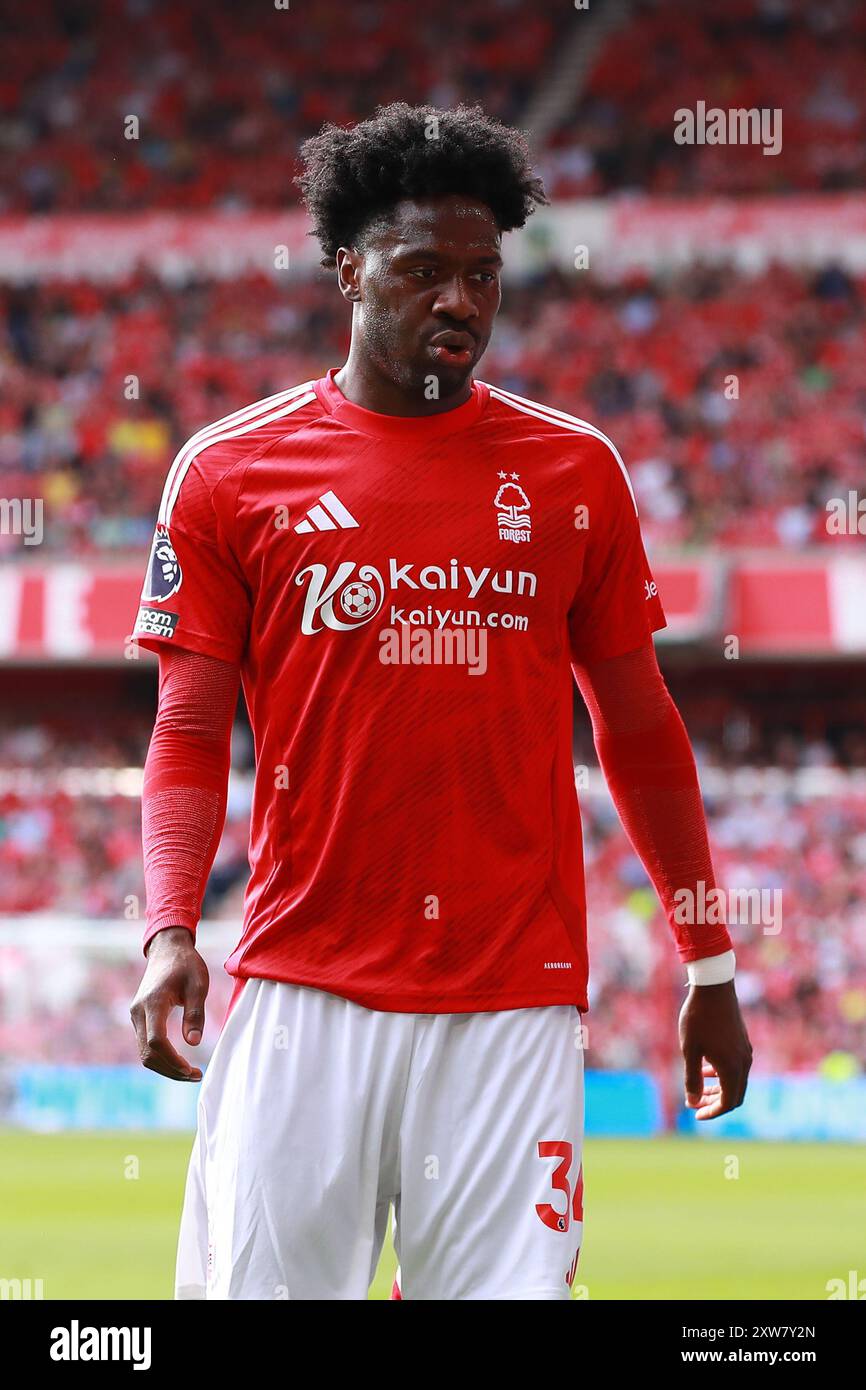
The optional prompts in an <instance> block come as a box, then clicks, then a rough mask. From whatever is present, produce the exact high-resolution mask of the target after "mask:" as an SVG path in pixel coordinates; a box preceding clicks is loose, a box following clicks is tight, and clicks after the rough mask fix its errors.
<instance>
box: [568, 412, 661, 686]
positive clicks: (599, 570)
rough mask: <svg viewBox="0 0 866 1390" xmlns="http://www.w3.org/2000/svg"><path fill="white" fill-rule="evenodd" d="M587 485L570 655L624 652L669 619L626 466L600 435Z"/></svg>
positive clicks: (586, 657)
mask: <svg viewBox="0 0 866 1390" xmlns="http://www.w3.org/2000/svg"><path fill="white" fill-rule="evenodd" d="M593 452H594V458H593V465H592V470H593V475H594V478H593V484H592V485H590V487H589V488H588V491H587V497H588V505H587V512H588V515H587V518H586V551H585V555H584V565H583V572H582V575H581V580H580V583H579V585H578V589H577V593H576V594H575V597H574V601H573V603H572V605H571V608H570V610H569V615H568V628H569V638H570V644H571V656H572V660H573V661H574V662H576V663H579V664H581V665H582V664H585V663H586V662H588V661H604V660H607V659H608V658H610V657H614V656H622V655H623V654H624V653H625V652H629V651H634V650H635V649H636V648H637V647H640V646H642V645H643V643H644V642H646V640H647V639H648V638H649V637H650V636H651V635H652V633H653V632H657V631H658V629H659V628H663V627H665V626H666V625H667V620H666V618H665V615H664V610H663V609H662V605H661V600H660V599H659V595H658V589H657V586H656V582H655V580H654V579H653V575H652V571H651V569H650V567H649V561H648V560H647V557H646V552H645V550H644V546H643V540H642V539H641V533H640V524H639V521H638V514H637V505H636V503H635V499H634V495H633V493H632V489H631V484H630V482H629V480H628V475H627V473H626V471H625V468H624V466H623V464H622V462H621V460H620V458H619V456H618V455H617V454H616V452H615V451H614V450H613V447H612V446H611V445H610V444H609V443H608V442H607V441H603V440H601V439H600V440H598V442H597V448H595V447H594V451H593Z"/></svg>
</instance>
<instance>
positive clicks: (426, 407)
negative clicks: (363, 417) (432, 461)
mask: <svg viewBox="0 0 866 1390" xmlns="http://www.w3.org/2000/svg"><path fill="white" fill-rule="evenodd" d="M333 381H334V385H335V386H337V387H339V389H340V390H341V391H342V393H343V395H344V396H345V397H346V400H348V401H351V403H352V405H359V406H361V408H362V409H363V410H373V411H375V412H376V414H378V415H405V416H412V415H441V414H443V412H444V411H446V410H456V408H457V406H459V405H465V404H466V402H467V401H468V400H469V399H470V398H471V396H472V378H471V376H470V377H467V378H466V381H465V383H464V385H463V386H462V387H461V388H460V389H459V391H455V392H454V393H452V394H451V395H450V396H440V397H439V399H438V400H427V399H426V398H425V395H424V392H423V391H421V392H418V391H413V392H410V391H404V390H401V388H400V387H399V386H397V385H395V383H394V382H393V381H391V380H390V379H389V378H388V377H384V376H382V374H381V373H380V372H379V371H378V370H377V368H376V367H375V366H374V365H373V363H371V362H370V361H369V359H368V358H366V357H363V356H362V355H361V354H360V353H359V352H358V351H357V350H356V349H355V348H354V347H352V348H350V349H349V356H348V358H347V359H346V361H345V363H344V364H343V366H342V367H341V368H340V370H339V371H338V372H335V373H334V377H333Z"/></svg>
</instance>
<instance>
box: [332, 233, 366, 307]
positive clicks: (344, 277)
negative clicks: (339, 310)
mask: <svg viewBox="0 0 866 1390" xmlns="http://www.w3.org/2000/svg"><path fill="white" fill-rule="evenodd" d="M363 261H364V257H363V255H362V254H361V252H360V251H355V250H353V249H352V248H351V247H347V246H341V247H340V248H339V250H338V251H337V284H338V285H339V287H340V294H341V295H342V296H343V298H344V299H348V300H350V301H351V302H352V303H353V304H354V303H355V302H356V301H357V300H359V299H360V298H361V283H360V275H361V266H362V264H363Z"/></svg>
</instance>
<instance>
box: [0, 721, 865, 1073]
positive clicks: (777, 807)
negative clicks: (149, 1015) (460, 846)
mask: <svg viewBox="0 0 866 1390" xmlns="http://www.w3.org/2000/svg"><path fill="white" fill-rule="evenodd" d="M788 738H789V742H790V735H788ZM136 741H137V742H138V751H137V752H135V751H134V750H133V746H132V745H133V743H134V742H136ZM144 746H145V743H144V735H143V731H139V733H138V734H136V735H135V737H134V738H133V737H132V736H131V735H130V732H129V731H127V732H126V734H125V735H124V737H123V738H120V737H118V738H117V740H116V743H115V746H114V748H113V749H112V748H111V736H110V733H109V732H108V731H103V732H102V733H101V734H100V735H99V737H98V740H96V741H95V742H94V745H93V748H92V749H91V754H90V757H89V759H88V756H87V752H86V749H85V747H84V744H83V743H82V742H79V744H78V745H77V746H76V745H70V744H69V743H68V741H66V740H61V739H53V738H52V735H51V734H50V733H49V732H48V730H47V729H46V728H45V726H39V727H31V728H26V727H22V728H19V729H17V730H15V731H7V732H6V733H4V734H3V735H2V736H0V758H2V764H3V767H4V769H5V771H4V778H3V782H2V784H0V877H2V880H3V884H4V904H3V906H4V912H5V913H7V914H11V915H15V914H22V922H26V915H27V914H30V913H43V912H51V913H56V914H58V915H59V916H63V915H69V916H74V917H77V918H80V917H82V916H83V917H85V918H87V919H89V920H91V921H93V922H95V923H97V924H98V923H99V922H100V921H105V922H106V923H107V922H109V921H115V922H116V921H125V922H126V923H127V924H128V930H129V947H130V949H129V952H128V953H120V954H119V955H118V954H117V952H115V954H114V955H113V956H112V953H111V951H110V950H102V949H95V948H92V949H90V950H87V951H84V950H80V949H77V950H75V951H66V952H62V953H58V952H57V951H56V949H53V948H51V947H48V948H46V947H45V946H43V945H41V944H40V938H39V937H38V935H37V936H35V937H34V942H33V945H32V947H31V946H28V945H27V943H26V937H25V936H23V935H22V934H20V933H19V935H18V937H17V939H16V942H15V943H14V944H9V943H6V944H3V945H0V998H2V1008H0V1055H3V1056H4V1057H6V1058H7V1059H8V1060H10V1061H12V1060H16V1059H18V1060H27V1061H40V1060H41V1061H49V1060H54V1061H56V1060H57V1059H58V1058H59V1057H62V1058H63V1059H64V1060H66V1061H78V1062H94V1063H96V1062H105V1063H108V1062H121V1061H134V1045H133V1038H132V1033H131V1030H130V1029H129V1023H128V1006H129V1000H130V998H131V997H132V994H133V993H134V991H135V988H136V986H137V983H138V978H139V975H140V967H141V962H140V960H139V959H138V956H137V952H136V950H135V945H134V943H135V942H137V940H138V938H139V935H140V932H141V916H142V913H143V903H144V896H143V893H144V889H143V883H142V878H141V849H140V826H139V807H138V801H137V798H136V795H135V791H136V788H135V785H134V784H133V783H130V784H129V785H127V786H126V787H125V789H120V787H119V785H118V787H116V788H115V789H114V790H112V789H111V788H110V787H106V786H105V785H103V786H102V787H101V788H100V791H99V794H97V793H96V792H95V791H92V792H91V791H87V790H86V783H85V782H84V781H83V780H82V779H83V778H85V777H86V774H87V772H88V770H90V771H91V772H94V771H99V772H100V773H101V775H102V776H103V778H104V776H105V772H106V764H105V759H106V758H110V764H109V770H110V768H111V767H112V766H113V769H114V771H115V773H117V774H118V775H119V774H120V773H121V772H122V770H123V768H124V767H127V768H128V767H129V759H130V756H132V758H133V760H134V763H135V765H136V766H139V767H140V765H141V759H142V758H143V752H144ZM697 751H698V756H699V761H700V762H701V764H702V767H703V770H704V773H705V775H706V774H707V773H708V772H709V771H710V770H711V769H712V768H713V767H716V768H718V767H720V766H723V765H724V763H725V758H724V756H723V755H722V754H721V753H720V751H719V750H718V749H716V750H713V749H712V748H710V747H707V746H704V745H703V744H702V742H701V740H698V741H697ZM767 751H768V753H770V754H771V755H772V754H773V753H774V749H773V748H772V746H771V747H769V748H768V749H767ZM34 759H35V760H36V763H37V764H41V765H43V766H44V767H45V768H47V769H50V770H51V771H50V772H49V773H46V774H42V775H40V776H39V777H36V778H34V777H33V776H32V775H31V774H32V769H33V766H34ZM233 760H234V769H235V770H234V771H233V774H232V781H231V788H230V797H229V811H228V816H227V822H226V828H225V831H224V834H223V838H222V842H221V845H220V848H219V851H218V854H217V859H216V863H215V866H214V870H213V872H212V875H211V879H210V883H209V886H208V893H207V897H206V900H205V909H204V912H205V916H206V917H207V918H208V919H209V920H211V919H215V920H218V919H227V920H230V921H232V922H237V921H238V920H239V918H240V914H241V908H242V897H243V888H244V884H245V881H246V872H247V866H246V839H247V832H248V811H249V795H250V790H251V781H250V765H251V750H250V746H249V737H248V733H247V731H246V730H245V729H244V728H242V727H241V726H240V725H239V726H238V727H237V729H236V733H235V746H234V751H233ZM735 761H736V760H735V759H734V757H733V755H732V757H731V763H732V764H733V763H734V762H735ZM799 761H800V764H801V765H804V766H812V767H815V766H825V767H829V768H832V767H837V768H838V767H840V766H841V767H844V766H845V756H844V749H842V748H839V749H834V747H832V746H831V745H830V744H828V743H824V742H823V741H814V740H813V741H809V740H801V741H800V743H799ZM72 767H77V768H78V770H79V774H78V775H79V782H78V790H77V791H76V790H74V789H71V788H70V786H69V784H67V785H66V786H65V787H64V786H63V785H62V782H63V771H64V769H66V770H67V771H68V770H69V769H70V768H72ZM849 772H850V769H849ZM16 773H17V780H16ZM707 785H708V786H709V785H711V783H710V781H709V779H708V781H707ZM581 802H582V813H583V821H584V839H585V858H586V874H587V885H588V904H589V921H590V956H591V966H592V968H591V976H592V988H591V996H590V1003H591V1008H590V1013H589V1015H588V1016H587V1025H588V1028H589V1039H588V1052H589V1056H588V1060H589V1061H590V1064H591V1065H592V1066H595V1067H600V1068H616V1069H619V1068H629V1067H635V1068H640V1067H644V1066H647V1065H650V1066H654V1067H656V1068H658V1069H663V1068H665V1067H669V1065H670V1062H671V1057H672V1056H673V1055H674V1053H672V1049H673V1048H675V1027H674V1024H675V1018H676V1012H677V1009H678V1002H679V1001H680V999H681V992H682V986H681V974H682V972H681V970H680V968H679V966H678V964H677V961H676V956H675V953H674V951H673V947H672V943H671V941H670V940H669V935H668V929H667V927H666V924H665V923H664V920H663V917H662V914H661V909H660V908H659V906H658V903H657V900H656V898H655V896H654V893H653V891H652V889H651V887H650V885H649V883H648V881H647V878H646V875H645V873H644V870H643V868H642V866H641V865H640V863H639V861H638V860H637V859H636V857H635V855H634V854H633V852H632V851H631V848H630V846H629V844H628V842H627V840H626V838H625V836H624V834H623V832H622V830H621V828H620V827H619V824H618V822H617V820H616V816H615V812H614V810H613V807H612V805H611V804H610V802H609V800H608V799H607V796H606V794H605V793H604V792H603V791H602V792H601V793H598V792H593V794H589V793H587V792H583V793H581ZM706 804H707V813H708V819H709V826H710V835H711V840H712V844H713V854H714V862H715V866H716V873H717V877H718V882H719V885H720V886H722V887H725V888H727V889H729V890H731V889H736V890H748V889H753V888H758V889H761V890H764V892H765V893H766V894H767V895H768V896H767V897H766V898H765V899H764V905H765V906H766V904H768V903H771V902H772V903H774V904H775V903H776V901H777V900H776V899H773V898H771V896H769V895H772V894H773V892H774V891H775V890H780V894H781V896H780V898H779V899H778V904H779V913H775V909H774V913H775V915H772V920H771V916H770V914H768V912H767V911H763V912H762V915H761V919H760V920H758V919H757V917H756V916H755V915H754V914H753V915H752V916H751V918H750V920H749V921H748V922H746V923H743V922H740V923H738V924H736V925H732V928H731V931H732V936H733V938H734V940H735V943H736V949H737V954H738V980H739V984H738V991H739V994H740V998H741V1000H742V1002H743V1004H744V1005H745V1006H746V1007H747V1008H748V1018H749V1029H750V1034H751V1036H752V1040H753V1044H754V1047H755V1052H756V1070H757V1071H758V1072H765V1073H768V1072H781V1071H791V1072H799V1073H804V1074H806V1073H814V1072H815V1071H816V1070H818V1069H819V1068H820V1067H822V1066H823V1065H825V1064H826V1062H827V1059H828V1058H830V1057H832V1056H834V1055H840V1054H841V1055H844V1056H845V1057H847V1058H850V1059H852V1061H851V1065H853V1066H854V1067H855V1068H862V1067H864V1066H866V937H864V933H863V928H862V901H863V898H864V894H866V794H864V792H863V789H862V787H860V788H859V789H858V787H857V785H856V784H855V783H854V782H853V781H852V782H850V784H844V785H843V786H842V788H841V789H839V788H837V790H836V791H835V792H834V793H833V794H826V795H816V796H811V797H802V796H801V795H799V794H798V793H797V792H796V791H795V790H793V789H791V788H789V789H786V790H781V791H768V790H764V791H756V792H754V793H752V794H746V795H743V794H742V793H740V792H738V791H735V790H734V789H733V788H727V789H722V790H721V791H716V792H713V791H710V792H708V793H707V794H706ZM203 938H204V939H205V940H206V929H205V931H204V932H203ZM34 953H35V955H34ZM40 953H41V954H40ZM226 954H227V952H226ZM223 958H224V957H223ZM212 974H213V978H214V990H213V995H212V1007H211V1012H210V1020H209V1024H208V1034H207V1036H206V1043H207V1044H208V1045H211V1044H212V1043H213V1041H215V1038H216V1035H217V1032H218V1029H219V1024H220V1023H221V1020H222V1017H223V1015H224V1010H225V1003H226V1002H227V990H228V987H229V986H228V982H227V980H226V979H225V978H224V976H223V972H222V971H220V970H219V968H218V962H217V968H216V969H215V970H213V971H212Z"/></svg>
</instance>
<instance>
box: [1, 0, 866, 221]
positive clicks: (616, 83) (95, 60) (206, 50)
mask: <svg viewBox="0 0 866 1390" xmlns="http://www.w3.org/2000/svg"><path fill="white" fill-rule="evenodd" d="M595 10H596V7H595V6H593V7H592V18H593V19H594V18H595ZM3 11H4V14H3V20H4V57H5V60H6V61H5V64H4V68H3V81H2V83H0V112H2V116H3V127H4V135H3V146H4V149H5V154H6V157H7V162H8V165H9V175H8V177H7V178H6V179H4V184H3V194H2V198H0V212H3V211H14V212H19V211H20V212H32V213H45V212H59V211H69V210H74V211H76V212H88V211H104V210H111V211H124V212H126V211H136V210H139V209H152V208H213V207H223V208H228V207H279V206H282V205H284V204H285V202H286V200H287V197H290V196H291V193H290V190H291V186H292V185H291V180H292V177H293V176H294V174H295V172H296V151H297V148H298V145H299V143H300V141H301V140H303V139H304V138H305V137H306V136H307V135H311V134H313V133H315V132H316V131H317V130H318V129H319V127H320V126H321V124H322V123H323V122H324V121H326V120H332V121H336V122H338V123H347V122H351V121H353V120H359V119H362V118H363V117H365V116H367V115H369V114H370V113H371V112H372V110H373V109H374V107H375V105H376V104H377V103H379V102H383V103H384V102H388V101H394V100H406V101H410V102H412V103H415V102H421V101H428V102H430V103H432V104H433V105H436V106H442V107H448V106H453V105H455V104H456V103H457V102H458V101H460V100H461V99H467V98H468V99H470V100H472V101H480V102H481V103H482V104H483V105H484V107H485V109H486V110H487V111H488V112H489V113H490V114H491V115H494V116H498V117H500V118H501V119H503V120H506V121H508V122H510V123H515V124H518V125H520V124H522V123H523V121H524V119H525V118H526V116H527V113H528V111H529V110H530V109H531V105H532V98H533V96H534V95H535V93H536V91H537V89H538V88H539V86H540V85H541V84H549V82H550V81H551V78H552V77H553V74H554V70H555V60H556V58H557V56H558V55H559V54H560V53H561V52H562V51H563V49H564V46H565V45H566V44H567V43H568V41H569V39H570V37H571V35H572V34H574V35H575V36H576V38H577V39H578V40H579V39H580V38H581V28H582V29H583V31H584V32H585V31H586V30H587V26H588V25H589V24H590V23H591V21H590V16H589V14H588V13H587V11H586V10H583V11H580V10H577V8H576V7H573V6H571V5H567V4H560V3H557V0H534V3H533V4H532V5H526V4H522V3H520V0H461V3H459V4H458V3H456V0H454V3H450V4H440V5H436V6H427V7H424V8H419V7H417V6H411V5H410V4H408V3H407V0H371V3H368V4H364V5H354V6H341V7H335V6H334V5H332V4H330V3H329V0H305V2H304V4H303V5H291V4H289V3H288V0H286V3H285V4H281V5H271V6H270V7H268V6H262V7H260V8H258V9H257V10H255V11H254V12H253V11H250V10H249V8H246V9H238V8H237V7H235V6H232V5H231V4H230V3H228V0H186V3H185V4H183V5H172V4H170V3H169V0H98V3H92V4H89V5H84V4H81V3H80V0H55V3H53V4H49V5H40V6H34V7H30V8H28V7H26V6H12V5H9V4H6V5H4V6H3ZM625 13H626V14H627V16H628V19H629V23H628V24H627V25H626V26H624V27H623V26H620V25H618V24H616V23H614V24H613V25H612V27H611V28H610V30H609V31H608V32H607V34H606V36H605V39H604V41H603V42H602V44H601V46H600V47H599V49H598V51H597V52H596V51H595V50H594V48H593V49H592V51H591V53H590V59H589V72H588V76H587V82H586V84H585V86H584V87H583V88H580V87H578V88H577V89H576V90H571V88H570V87H568V86H566V88H565V90H564V93H563V96H564V100H563V103H562V109H561V110H558V111H557V119H555V121H554V123H553V128H552V130H551V131H550V133H549V134H548V136H547V138H546V140H545V141H544V142H543V144H542V147H541V148H540V149H539V150H538V155H539V170H540V172H541V174H542V175H543V177H544V178H545V182H546V185H547V188H548V191H549V193H551V194H552V196H553V197H555V198H565V197H573V196H576V195H584V194H599V193H608V192H612V191H616V190H626V191H628V190H634V189H646V190H648V191H650V192H655V193H671V192H677V193H682V192H687V193H696V192H697V193H703V192H705V191H707V190H712V191H714V192H732V193H748V192H764V191H766V192H775V191H790V190H792V189H797V190H819V189H829V188H833V189H843V188H859V187H862V186H863V183H864V178H866V146H864V143H863V140H862V138H861V133H862V129H863V122H864V115H866V93H864V86H863V82H862V70H863V62H864V50H866V10H864V8H863V6H862V5H860V4H858V0H822V3H821V4H820V5H815V4H812V3H810V0H726V3H725V4H724V5H718V4H717V3H714V0H690V3H689V4H687V5H686V4H683V3H682V0H638V2H637V3H634V4H631V5H629V6H627V7H625ZM572 63H573V58H572ZM699 101H703V102H705V103H706V105H707V107H710V108H712V107H714V106H716V107H719V108H722V109H725V110H728V109H730V108H745V109H748V108H763V109H768V110H774V109H778V110H781V111H782V112H783V114H784V126H783V139H782V145H781V149H780V150H779V151H778V152H777V153H775V154H774V155H772V156H771V157H767V156H764V154H763V150H762V148H761V147H760V146H759V145H737V146H736V148H733V149H731V148H730V147H727V146H723V145H705V146H703V147H701V148H690V149H688V150H687V152H685V153H684V150H683V147H682V146H681V145H678V144H677V143H676V142H675V141H674V138H673V134H674V126H675V116H674V113H675V111H676V110H678V109H681V108H688V109H695V107H696V103H697V102H699ZM130 118H135V120H136V121H137V123H138V125H137V127H135V126H134V125H133V126H131V125H130Z"/></svg>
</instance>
